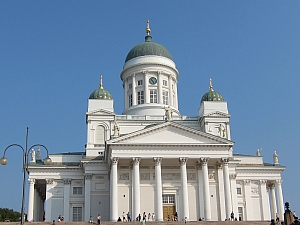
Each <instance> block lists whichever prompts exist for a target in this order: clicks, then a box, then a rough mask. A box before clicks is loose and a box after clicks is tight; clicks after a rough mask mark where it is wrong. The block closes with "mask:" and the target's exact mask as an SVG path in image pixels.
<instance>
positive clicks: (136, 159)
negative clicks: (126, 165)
mask: <svg viewBox="0 0 300 225" xmlns="http://www.w3.org/2000/svg"><path fill="white" fill-rule="evenodd" d="M140 162H141V158H132V160H131V163H132V164H133V165H140Z"/></svg>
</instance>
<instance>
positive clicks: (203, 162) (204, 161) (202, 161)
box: [200, 158, 209, 166]
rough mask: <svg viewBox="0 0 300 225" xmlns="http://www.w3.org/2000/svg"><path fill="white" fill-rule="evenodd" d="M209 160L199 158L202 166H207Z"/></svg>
mask: <svg viewBox="0 0 300 225" xmlns="http://www.w3.org/2000/svg"><path fill="white" fill-rule="evenodd" d="M208 160H209V158H200V162H201V164H202V165H204V166H205V165H207V163H208Z"/></svg>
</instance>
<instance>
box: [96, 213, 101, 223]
mask: <svg viewBox="0 0 300 225" xmlns="http://www.w3.org/2000/svg"><path fill="white" fill-rule="evenodd" d="M97 222H98V224H100V223H101V216H100V214H98V216H97Z"/></svg>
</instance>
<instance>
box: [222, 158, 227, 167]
mask: <svg viewBox="0 0 300 225" xmlns="http://www.w3.org/2000/svg"><path fill="white" fill-rule="evenodd" d="M221 162H222V163H223V165H226V166H227V165H228V163H229V158H221Z"/></svg>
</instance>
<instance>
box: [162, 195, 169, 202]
mask: <svg viewBox="0 0 300 225" xmlns="http://www.w3.org/2000/svg"><path fill="white" fill-rule="evenodd" d="M168 200H169V199H168V195H163V203H168V202H169V201H168Z"/></svg>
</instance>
